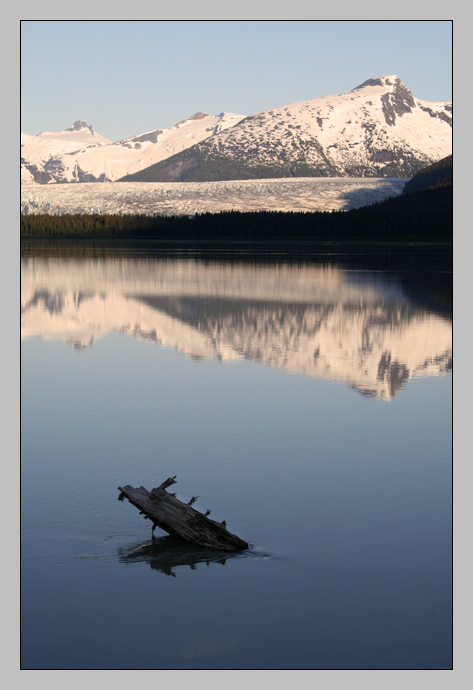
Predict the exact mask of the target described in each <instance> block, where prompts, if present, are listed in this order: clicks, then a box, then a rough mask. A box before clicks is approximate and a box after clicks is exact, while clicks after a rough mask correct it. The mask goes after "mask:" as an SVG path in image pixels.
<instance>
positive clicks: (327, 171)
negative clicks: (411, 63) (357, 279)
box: [121, 75, 452, 182]
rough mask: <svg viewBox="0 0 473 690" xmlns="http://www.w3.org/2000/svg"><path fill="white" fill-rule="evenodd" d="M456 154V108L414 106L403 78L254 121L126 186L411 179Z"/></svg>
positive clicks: (301, 104)
mask: <svg viewBox="0 0 473 690" xmlns="http://www.w3.org/2000/svg"><path fill="white" fill-rule="evenodd" d="M451 152H452V104H451V103H434V102H430V101H422V100H419V99H417V98H415V97H414V96H413V95H412V93H411V92H410V91H409V89H408V88H407V86H406V85H405V84H404V83H403V82H402V81H401V80H400V79H399V77H398V76H397V75H390V76H384V77H377V78H374V79H368V80H367V81H365V82H363V84H361V85H360V86H357V87H356V88H354V89H353V90H352V91H350V92H348V93H346V94H340V95H334V96H323V97H320V98H313V99H310V100H306V101H299V102H297V103H292V104H290V105H286V106H282V107H280V108H275V109H272V110H264V111H261V112H259V113H256V114H254V115H250V116H249V117H245V118H243V119H242V120H241V121H240V122H238V123H237V124H235V125H234V126H233V127H231V128H229V129H227V130H226V131H223V132H220V133H219V134H218V135H217V136H215V137H212V138H210V139H206V140H205V141H202V142H200V143H199V144H196V145H195V146H191V147H190V148H188V149H186V150H185V151H182V152H181V153H179V154H177V155H174V156H170V157H169V158H167V159H166V160H163V161H161V162H160V163H157V164H155V165H153V166H150V167H148V168H146V169H143V170H142V171H140V172H139V173H135V174H133V175H128V176H124V177H123V178H121V179H122V180H123V181H140V182H143V181H147V182H154V181H155V182H177V181H182V182H184V181H213V180H230V179H252V178H279V177H319V176H321V177H365V176H367V177H410V176H412V175H413V174H414V173H416V172H417V171H418V170H419V169H420V168H422V167H424V166H425V165H428V164H430V163H433V162H435V161H437V160H438V159H440V158H442V157H444V156H447V155H449V154H450V153H451Z"/></svg>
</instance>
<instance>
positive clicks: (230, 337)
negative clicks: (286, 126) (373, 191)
mask: <svg viewBox="0 0 473 690" xmlns="http://www.w3.org/2000/svg"><path fill="white" fill-rule="evenodd" d="M21 278H22V281H21V289H22V369H21V372H22V373H21V378H22V398H21V404H22V410H21V413H22V464H21V476H22V667H23V668H25V669H36V668H38V669H113V668H117V669H206V668H208V669H343V668H345V669H389V668H396V669H430V668H432V669H434V668H435V669H442V668H450V667H451V384H452V381H451V371H452V337H451V261H450V257H449V255H448V252H446V251H445V250H442V249H441V248H435V247H431V248H425V247H424V248H418V247H411V248H403V249H402V251H401V249H400V248H397V249H395V248H391V249H389V250H382V251H380V250H373V249H371V250H368V249H364V248H361V247H358V248H350V249H347V248H344V247H339V246H332V247H324V248H307V247H306V248H304V251H303V252H302V253H299V254H294V252H292V253H288V252H286V251H283V250H281V249H278V250H273V251H272V252H268V251H267V250H265V251H264V252H259V253H254V252H253V253H252V252H248V251H243V250H240V251H239V252H238V253H235V252H224V251H222V250H220V251H219V252H215V251H214V252H212V251H211V250H210V248H208V249H207V250H206V251H205V252H204V251H201V252H199V253H196V252H188V251H184V250H182V251H174V252H172V253H170V252H169V251H167V252H163V251H161V250H159V249H158V248H157V247H151V248H150V247H138V246H135V247H132V248H130V247H128V248H126V247H120V248H114V247H111V246H110V245H108V246H107V247H105V248H101V247H97V246H96V247H94V248H92V247H90V246H85V245H83V246H81V247H71V246H70V245H66V248H64V247H63V248H62V249H61V248H59V249H58V248H57V247H54V246H53V247H51V246H50V247H48V248H46V249H44V248H42V249H41V248H39V249H38V248H35V249H26V248H25V250H24V252H23V256H22V275H21ZM174 475H177V482H178V483H177V485H176V487H174V488H175V490H176V492H177V496H178V498H180V499H181V500H184V501H187V500H189V499H190V497H191V496H195V495H199V500H198V502H197V504H196V506H195V507H196V508H198V509H199V510H201V511H205V510H206V509H210V510H211V511H212V512H211V517H213V518H214V519H215V520H218V521H220V520H223V519H225V520H226V523H227V526H228V529H230V531H232V532H234V533H235V534H238V535H239V536H240V537H241V538H243V539H244V540H245V541H247V542H248V543H249V544H250V549H249V550H248V551H245V552H241V553H238V554H236V555H231V554H230V555H229V554H221V553H218V552H212V551H210V552H209V551H203V550H201V549H199V548H197V547H194V546H191V545H186V544H184V543H181V542H179V541H177V540H173V539H171V538H170V537H168V536H167V535H166V534H165V533H164V532H161V531H160V530H159V529H157V530H156V531H155V538H154V539H153V538H152V534H151V525H150V523H149V522H147V521H145V520H143V517H142V516H140V515H139V513H138V511H137V510H136V509H135V508H133V506H131V504H129V503H128V502H127V501H124V502H120V501H117V498H118V493H119V492H118V491H117V487H118V486H120V485H124V484H132V485H135V486H141V485H143V486H146V487H147V488H148V489H151V488H152V487H154V486H158V485H159V484H160V483H161V482H162V481H164V479H166V478H167V477H169V476H174Z"/></svg>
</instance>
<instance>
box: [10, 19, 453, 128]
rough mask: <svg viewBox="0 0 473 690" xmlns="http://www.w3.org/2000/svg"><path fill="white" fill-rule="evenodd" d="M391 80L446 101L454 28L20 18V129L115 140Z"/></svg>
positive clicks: (435, 24) (411, 24)
mask: <svg viewBox="0 0 473 690" xmlns="http://www.w3.org/2000/svg"><path fill="white" fill-rule="evenodd" d="M386 74H397V75H398V76H399V77H400V78H401V79H402V81H403V82H404V83H405V84H406V85H407V86H408V88H409V89H410V90H411V91H412V93H413V94H414V96H416V97H417V98H420V99H423V100H429V101H449V100H451V99H452V24H451V22H450V21H439V20H435V21H77V20H73V21H23V22H22V23H21V113H22V117H21V129H22V131H24V132H27V133H28V134H39V133H40V132H43V131H47V130H50V131H59V130H62V129H65V128H66V127H68V126H70V125H71V124H72V123H73V122H74V121H75V120H78V119H82V120H85V121H86V122H87V123H88V124H92V125H93V127H94V129H95V131H96V132H98V133H99V134H102V135H103V136H105V137H108V138H109V139H112V140H114V141H116V140H118V139H122V138H126V137H130V136H133V135H135V134H140V133H142V132H146V131H149V130H152V129H156V128H164V127H170V126H172V125H173V124H175V123H176V122H179V121H180V120H182V119H184V118H186V117H189V116H190V115H192V114H193V113H194V112H196V111H198V110H200V111H203V112H207V113H211V114H218V113H220V112H222V111H226V112H234V113H239V114H244V115H250V114H252V113H254V112H257V111H259V110H266V109H269V108H274V107H277V106H282V105H286V104H288V103H293V102H295V101H299V100H305V99H308V98H315V97H317V96H325V95H328V94H334V93H344V92H347V91H350V90H351V89H353V88H354V87H356V86H358V85H359V84H361V83H362V82H363V81H365V80H366V79H369V78H371V77H377V76H381V75H386Z"/></svg>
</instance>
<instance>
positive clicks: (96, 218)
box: [21, 184, 453, 242]
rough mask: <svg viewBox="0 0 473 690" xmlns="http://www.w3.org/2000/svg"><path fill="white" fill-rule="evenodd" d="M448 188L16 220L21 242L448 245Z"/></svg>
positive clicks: (450, 199)
mask: <svg viewBox="0 0 473 690" xmlns="http://www.w3.org/2000/svg"><path fill="white" fill-rule="evenodd" d="M452 216H453V187H452V185H451V184H450V185H444V186H440V187H436V188H435V189H424V190H420V191H416V192H413V193H411V194H401V195H400V196H397V197H393V198H390V199H387V200H385V201H383V202H380V203H377V204H374V205H371V206H365V207H363V208H360V209H356V210H352V211H348V212H346V211H336V212H307V213H305V212H300V213H298V212H271V211H255V212H238V211H229V212H222V213H216V214H212V213H203V214H198V215H196V216H194V217H187V216H168V217H167V216H145V215H131V214H130V215H105V214H75V215H72V214H71V215H69V214H66V215H61V216H51V215H48V214H40V215H23V216H21V237H22V238H31V239H33V238H70V239H74V238H91V239H92V238H93V239H127V240H130V239H137V240H138V239H143V240H197V241H198V240H212V241H218V240H236V241H239V240H242V241H245V240H246V241H248V240H249V241H253V240H258V241H271V240H283V241H294V240H304V241H343V240H345V241H357V240H364V241H377V242H379V241H420V242H421V241H437V242H438V241H441V242H451V241H452V231H453V218H452Z"/></svg>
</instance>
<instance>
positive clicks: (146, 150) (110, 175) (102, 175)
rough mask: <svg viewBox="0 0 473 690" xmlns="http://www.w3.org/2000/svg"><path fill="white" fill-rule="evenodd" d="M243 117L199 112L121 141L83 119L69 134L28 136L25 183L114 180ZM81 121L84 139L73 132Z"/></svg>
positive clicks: (24, 147) (24, 151) (24, 145)
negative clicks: (97, 131) (101, 133)
mask: <svg viewBox="0 0 473 690" xmlns="http://www.w3.org/2000/svg"><path fill="white" fill-rule="evenodd" d="M242 117H243V115H235V114H233V113H220V115H207V114H205V113H195V114H194V115H192V117H190V118H188V119H186V120H182V122H179V123H177V124H176V125H174V126H173V127H170V128H168V129H155V130H153V131H150V132H145V133H144V134H139V135H137V136H134V137H130V138H128V139H123V140H121V141H117V142H111V141H110V140H109V139H104V138H103V137H97V135H95V139H92V137H91V136H90V131H89V130H92V128H91V127H90V128H89V127H88V125H86V124H85V123H82V122H80V123H74V125H73V126H72V127H71V128H69V129H68V130H64V132H59V133H50V132H47V133H44V134H43V135H40V136H39V137H30V136H28V135H22V182H25V183H27V182H39V183H42V184H44V183H50V182H111V181H114V180H116V179H118V178H119V177H122V176H123V175H127V174H129V173H134V172H137V171H140V170H141V169H142V168H146V167H147V166H149V165H152V164H154V163H156V162H157V161H161V160H163V159H165V158H168V157H169V156H172V155H173V154H176V153H179V152H181V151H182V150H184V149H186V148H188V147H190V146H192V145H194V144H196V143H198V142H200V141H202V140H203V139H206V138H208V137H212V136H215V135H216V134H218V133H219V132H222V131H223V130H225V129H226V128H227V127H231V126H232V125H234V124H235V123H237V122H239V121H240V120H241V119H242ZM78 124H82V125H83V127H82V128H81V131H83V132H84V130H85V129H87V131H88V132H89V138H88V139H87V137H86V136H83V137H82V139H80V138H79V136H78V134H77V132H76V131H72V130H73V129H74V128H75V127H76V125H78ZM92 131H93V130H92ZM69 133H70V134H69ZM71 135H73V136H71ZM95 143H99V144H101V145H100V146H95V145H94V144H95Z"/></svg>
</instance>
